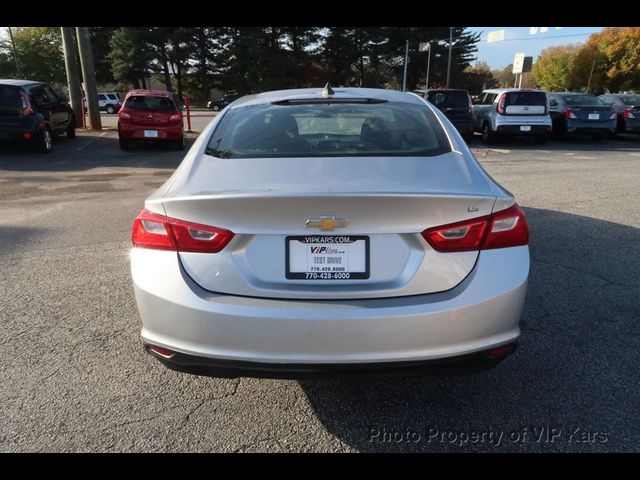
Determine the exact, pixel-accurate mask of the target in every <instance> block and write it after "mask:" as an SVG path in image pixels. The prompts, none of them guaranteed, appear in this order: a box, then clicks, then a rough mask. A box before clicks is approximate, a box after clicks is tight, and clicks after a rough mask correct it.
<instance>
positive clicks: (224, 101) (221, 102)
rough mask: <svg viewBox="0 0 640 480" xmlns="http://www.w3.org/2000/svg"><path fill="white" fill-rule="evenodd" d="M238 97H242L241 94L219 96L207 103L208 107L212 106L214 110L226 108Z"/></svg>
mask: <svg viewBox="0 0 640 480" xmlns="http://www.w3.org/2000/svg"><path fill="white" fill-rule="evenodd" d="M238 98H240V96H239V95H224V96H223V97H221V98H218V99H217V100H210V101H209V102H208V103H207V108H210V109H211V110H213V111H214V112H217V111H219V110H222V109H223V108H225V107H226V106H227V105H229V104H230V103H231V102H234V101H236V100H237V99H238Z"/></svg>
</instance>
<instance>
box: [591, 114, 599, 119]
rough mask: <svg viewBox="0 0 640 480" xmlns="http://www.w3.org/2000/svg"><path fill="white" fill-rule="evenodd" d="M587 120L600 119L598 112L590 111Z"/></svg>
mask: <svg viewBox="0 0 640 480" xmlns="http://www.w3.org/2000/svg"><path fill="white" fill-rule="evenodd" d="M589 120H600V114H598V113H590V114H589Z"/></svg>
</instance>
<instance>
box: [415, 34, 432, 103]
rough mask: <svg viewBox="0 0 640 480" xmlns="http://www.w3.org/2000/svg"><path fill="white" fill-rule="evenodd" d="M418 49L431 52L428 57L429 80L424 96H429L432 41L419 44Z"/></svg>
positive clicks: (425, 86) (426, 83)
mask: <svg viewBox="0 0 640 480" xmlns="http://www.w3.org/2000/svg"><path fill="white" fill-rule="evenodd" d="M418 50H419V51H420V52H424V51H425V50H426V51H427V52H429V55H428V57H427V81H426V82H425V85H424V98H427V90H428V89H429V68H430V67H431V42H423V43H421V44H420V45H418Z"/></svg>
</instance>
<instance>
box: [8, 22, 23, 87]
mask: <svg viewBox="0 0 640 480" xmlns="http://www.w3.org/2000/svg"><path fill="white" fill-rule="evenodd" d="M7 29H8V30H9V38H10V39H11V47H12V48H13V60H14V61H15V62H16V72H17V73H18V77H21V76H22V74H21V73H20V62H19V61H18V50H17V49H16V42H15V40H14V39H13V31H12V30H11V27H7Z"/></svg>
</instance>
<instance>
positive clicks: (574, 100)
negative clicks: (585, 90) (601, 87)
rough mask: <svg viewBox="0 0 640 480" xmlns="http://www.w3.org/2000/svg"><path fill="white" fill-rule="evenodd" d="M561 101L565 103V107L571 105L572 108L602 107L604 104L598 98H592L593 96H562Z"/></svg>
mask: <svg viewBox="0 0 640 480" xmlns="http://www.w3.org/2000/svg"><path fill="white" fill-rule="evenodd" d="M562 99H563V100H564V101H565V102H566V104H567V105H571V106H574V107H579V106H583V105H584V106H590V107H602V106H604V102H603V101H602V100H600V99H599V98H598V97H594V96H593V95H562Z"/></svg>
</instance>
